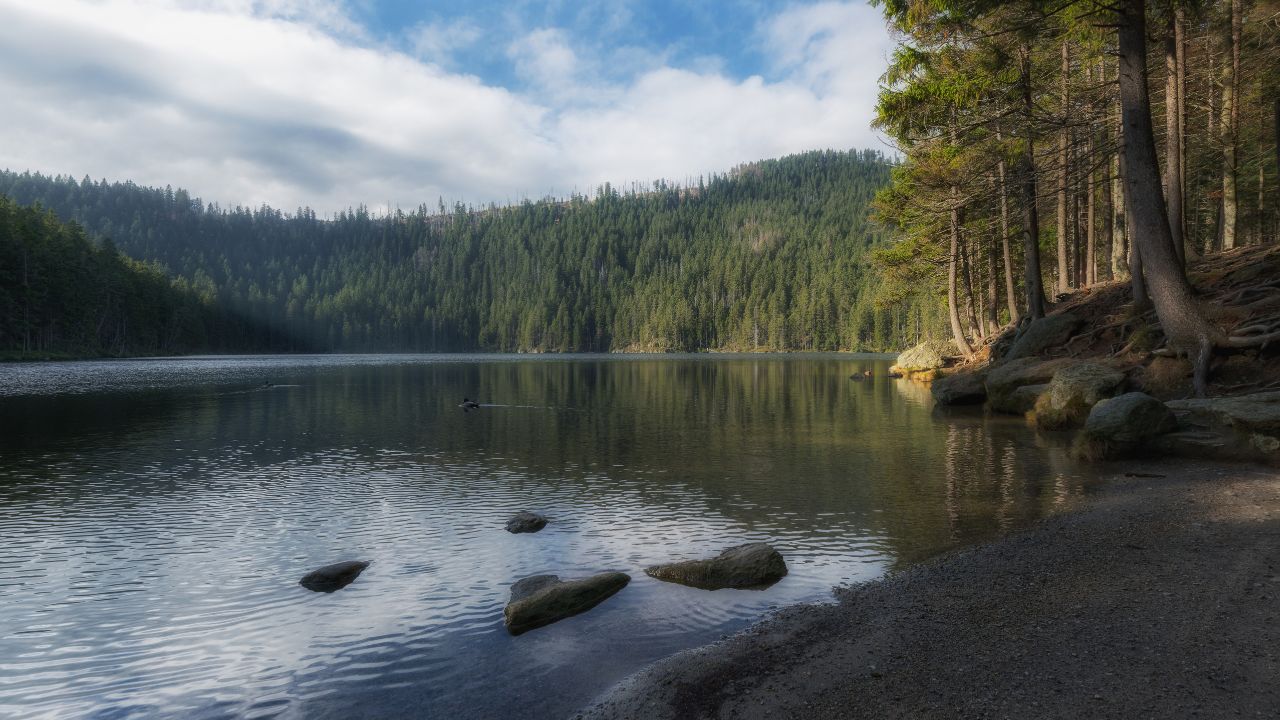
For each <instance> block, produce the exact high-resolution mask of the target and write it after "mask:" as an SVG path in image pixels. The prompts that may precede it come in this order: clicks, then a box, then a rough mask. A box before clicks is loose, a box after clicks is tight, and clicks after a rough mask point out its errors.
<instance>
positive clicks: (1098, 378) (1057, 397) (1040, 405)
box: [1035, 363, 1124, 430]
mask: <svg viewBox="0 0 1280 720" xmlns="http://www.w3.org/2000/svg"><path fill="white" fill-rule="evenodd" d="M1123 385H1124V373H1122V372H1120V371H1119V370H1116V369H1114V368H1109V367H1107V366H1106V365H1098V364H1097V363H1080V364H1078V365H1071V366H1068V367H1064V368H1062V369H1061V370H1059V371H1058V372H1056V373H1054V375H1053V379H1052V380H1050V381H1049V388H1048V390H1047V391H1046V392H1044V393H1043V394H1041V395H1040V397H1039V398H1038V399H1037V401H1036V404H1035V418H1036V424H1037V425H1038V426H1040V427H1042V428H1045V429H1047V430H1054V429H1059V428H1065V427H1070V426H1073V425H1074V426H1077V427H1078V426H1079V424H1080V423H1081V422H1082V421H1083V420H1084V419H1085V418H1086V417H1087V416H1088V414H1089V410H1090V408H1092V407H1093V406H1094V405H1096V404H1097V403H1098V401H1099V400H1102V399H1104V398H1109V397H1113V396H1115V395H1116V393H1117V392H1119V391H1120V388H1121V386H1123Z"/></svg>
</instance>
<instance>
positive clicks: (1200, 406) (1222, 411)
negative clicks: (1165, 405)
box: [1169, 390, 1280, 464]
mask: <svg viewBox="0 0 1280 720" xmlns="http://www.w3.org/2000/svg"><path fill="white" fill-rule="evenodd" d="M1169 408H1170V409H1172V410H1174V411H1176V412H1177V413H1178V414H1179V415H1180V416H1184V417H1185V418H1186V419H1187V420H1188V421H1190V422H1191V423H1194V424H1196V425H1200V426H1202V427H1206V428H1208V429H1209V430H1211V431H1213V432H1216V433H1217V434H1219V435H1221V436H1222V437H1224V438H1226V439H1227V441H1228V449H1227V451H1225V452H1224V453H1223V454H1222V456H1223V457H1232V458H1235V459H1247V460H1257V461H1260V462H1266V463H1272V464H1277V463H1280V391H1275V390H1273V391H1270V392H1260V393H1254V394H1252V395H1237V396H1235V397H1218V398H1196V399H1193V400H1173V401H1170V402H1169Z"/></svg>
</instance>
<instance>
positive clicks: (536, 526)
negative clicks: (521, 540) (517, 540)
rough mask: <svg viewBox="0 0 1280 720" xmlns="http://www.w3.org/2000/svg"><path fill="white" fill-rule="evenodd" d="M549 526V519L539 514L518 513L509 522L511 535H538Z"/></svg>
mask: <svg viewBox="0 0 1280 720" xmlns="http://www.w3.org/2000/svg"><path fill="white" fill-rule="evenodd" d="M546 526H547V519H546V518H545V517H543V516H541V515H538V514H537V513H531V512H518V513H516V514H515V515H514V516H513V517H512V518H511V519H510V520H508V521H507V532H509V533H536V532H538V531H539V530H541V529H542V528H544V527H546Z"/></svg>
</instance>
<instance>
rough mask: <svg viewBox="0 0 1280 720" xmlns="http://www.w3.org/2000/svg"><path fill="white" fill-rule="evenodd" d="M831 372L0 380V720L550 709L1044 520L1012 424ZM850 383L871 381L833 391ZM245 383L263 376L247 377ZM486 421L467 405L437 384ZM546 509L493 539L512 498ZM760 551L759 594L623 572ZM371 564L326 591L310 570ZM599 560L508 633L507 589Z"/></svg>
mask: <svg viewBox="0 0 1280 720" xmlns="http://www.w3.org/2000/svg"><path fill="white" fill-rule="evenodd" d="M887 365H888V363H887V362H886V361H884V360H883V359H880V358H867V357H859V356H852V355H808V356H805V355H801V356H715V355H712V356H685V357H660V358H655V357H599V356H582V357H572V356H569V357H565V356H558V357H532V358H530V357H514V356H323V357H267V358H184V359H172V360H141V361H119V362H85V363H47V364H23V365H0V588H3V590H2V591H3V606H2V607H3V610H2V614H0V716H4V717H49V718H55V717H56V718H66V717H93V718H123V717H184V718H205V717H235V718H240V717H291V718H303V717H305V718H325V717H331V718H362V717H370V718H392V717H432V718H470V717H475V718H490V717H495V718H496V717H506V716H511V715H514V714H517V713H516V709H517V708H519V713H518V714H519V715H520V716H521V717H525V718H540V717H563V716H565V715H567V714H570V713H571V712H572V711H573V710H575V709H576V708H578V707H580V706H582V705H583V704H584V703H587V702H589V701H590V700H591V699H592V698H594V697H595V696H596V695H598V694H599V693H600V692H602V691H604V690H605V689H607V688H608V687H609V686H610V685H612V684H613V683H614V682H616V681H618V680H620V679H621V678H623V677H624V676H626V675H628V674H630V673H632V672H635V671H636V670H638V669H639V668H641V667H642V666H643V665H645V664H647V663H649V662H651V661H653V660H655V659H658V658H661V657H663V656H666V655H669V654H671V653H673V652H676V651H679V650H681V649H684V648H688V647H692V646H695V645H700V644H704V643H706V642H709V641H712V640H715V639H717V638H719V637H720V636H721V635H723V634H725V633H729V632H732V631H735V630H738V629H740V628H742V627H744V626H746V625H747V624H749V623H751V622H753V621H755V620H758V619H759V618H761V617H762V616H763V615H764V614H766V613H767V612H768V611H769V609H770V608H771V607H774V606H780V605H786V604H791V603H796V602H806V601H826V600H829V599H830V598H831V594H830V589H831V587H832V586H834V585H838V584H841V583H850V582H857V581H862V580H867V579H871V578H875V577H877V576H880V575H882V574H883V573H885V572H886V571H888V570H891V569H893V568H898V567H902V566H904V565H907V564H910V563H912V562H916V561H918V560H920V559H923V558H927V557H929V556H932V555H935V554H937V553H939V552H941V551H945V550H947V549H950V548H954V547H956V546H958V545H962V544H965V543H972V542H976V541H980V540H984V539H988V538H991V537H993V536H995V535H996V534H998V533H1000V532H1001V531H1004V530H1008V529H1011V528H1016V527H1019V526H1022V525H1024V524H1026V523H1027V522H1029V521H1031V520H1034V519H1036V518H1038V517H1041V516H1043V515H1045V514H1046V513H1049V512H1052V511H1053V510H1055V509H1056V508H1060V507H1062V506H1064V505H1066V504H1067V503H1069V502H1071V500H1072V498H1073V497H1075V496H1078V495H1079V494H1081V493H1082V492H1083V488H1084V487H1086V486H1087V484H1088V481H1089V479H1090V478H1089V476H1088V474H1087V472H1086V471H1085V470H1083V469H1080V468H1077V467H1075V466H1074V465H1073V464H1071V463H1070V462H1069V461H1068V460H1067V458H1066V453H1065V452H1064V450H1063V449H1062V448H1061V447H1057V446H1053V445H1050V446H1045V445H1044V444H1043V443H1044V442H1045V441H1043V440H1038V439H1037V438H1036V436H1035V435H1034V434H1032V433H1031V432H1029V431H1028V430H1027V429H1026V428H1025V427H1024V426H1023V424H1022V423H1021V422H1020V421H1017V420H1013V419H995V418H984V417H983V416H982V415H981V414H980V413H978V414H975V413H972V412H970V413H961V414H951V415H942V414H939V413H937V412H936V411H934V410H933V408H932V403H931V402H930V400H929V397H928V391H927V389H924V388H922V387H920V386H918V385H914V384H912V383H908V382H903V381H894V380H890V379H888V378H885V377H884V374H885V369H886V368H887ZM863 368H874V369H875V370H876V371H877V376H876V377H875V378H874V379H870V380H866V381H861V382H855V381H851V380H849V379H848V376H849V375H850V374H851V373H854V372H856V371H860V370H861V369H863ZM267 380H269V381H270V382H271V383H272V385H271V386H270V387H264V386H263V383H264V381H267ZM464 395H465V396H470V397H473V398H477V399H480V400H481V401H482V402H488V403H492V405H489V406H486V407H484V408H483V409H481V410H479V411H475V412H472V413H468V414H464V413H463V412H462V411H461V410H459V409H458V408H457V404H458V402H459V401H460V400H461V398H462V397H463V396H464ZM523 509H528V510H534V511H538V512H542V513H545V514H546V515H548V516H549V517H551V518H552V523H551V524H550V525H549V526H548V527H547V529H545V530H543V531H542V532H541V533H538V534H534V535H511V534H508V533H506V532H505V531H504V530H503V523H504V522H505V520H506V518H507V517H508V516H509V515H510V514H511V513H513V512H515V511H518V510H523ZM755 540H764V541H769V542H771V543H773V544H774V545H775V546H776V547H777V548H778V549H779V550H781V551H782V553H783V554H784V555H785V557H786V559H787V562H788V564H789V565H790V568H791V573H790V575H788V576H787V577H786V578H785V579H784V580H783V581H782V582H780V583H778V584H777V585H775V586H773V587H772V588H769V589H768V590H765V591H738V590H721V591H717V592H707V591H702V590H695V589H692V588H686V587H682V586H678V585H672V584H667V583H661V582H658V581H656V580H652V579H650V578H648V577H647V576H645V575H644V573H643V571H642V570H643V568H644V567H645V566H646V565H649V564H652V563H655V562H661V561H668V560H672V559H686V558H693V557H700V556H707V555H712V554H715V553H717V552H719V551H720V550H721V549H723V548H725V547H728V546H731V545H735V544H739V543H742V542H747V541H755ZM355 558H359V559H365V560H370V561H372V565H371V566H370V567H369V569H368V570H367V571H366V572H365V573H364V575H362V576H361V577H360V578H359V579H358V580H357V581H356V582H355V583H354V584H352V585H351V586H349V587H347V588H346V589H344V590H341V591H339V592H336V593H333V594H330V595H326V594H318V593H312V592H308V591H307V590H305V589H303V588H301V587H299V586H298V584H297V581H298V578H299V577H301V576H302V575H303V574H304V573H306V572H307V571H308V570H311V569H313V568H315V567H317V566H319V565H324V564H327V563H330V562H334V561H337V560H344V559H355ZM604 570H621V571H623V572H627V573H629V574H630V575H631V576H632V578H633V579H632V583H631V585H629V586H628V587H627V588H626V589H624V590H623V591H622V592H621V593H619V594H618V595H616V596H614V597H613V598H611V599H610V600H608V601H606V602H605V603H604V604H602V605H600V606H599V607H597V608H596V609H594V610H592V611H591V612H589V613H586V614H584V615H580V616H578V617H575V618H571V619H569V620H565V621H563V622H560V623H557V624H555V625H551V626H549V627H546V628H542V629H539V630H535V631H533V632H530V633H527V634H525V635H522V636H519V637H515V638H513V637H510V636H508V635H507V633H506V632H505V631H504V629H503V626H502V608H503V605H504V604H505V602H506V599H507V594H508V588H509V587H510V586H511V584H512V583H513V582H515V581H516V580H518V579H520V578H522V577H525V576H527V575H532V574H538V573H556V574H559V575H561V576H562V577H575V576H583V575H588V574H592V573H596V572H600V571H604Z"/></svg>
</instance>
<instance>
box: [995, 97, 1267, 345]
mask: <svg viewBox="0 0 1280 720" xmlns="http://www.w3.org/2000/svg"><path fill="white" fill-rule="evenodd" d="M1277 107H1280V105H1277ZM1003 139H1004V138H1002V137H1001V136H1000V133H999V132H997V133H996V141H997V142H1000V141H1003ZM1002 153H1003V147H1002ZM997 173H998V174H997V177H998V178H999V180H1000V249H1001V252H1002V253H1003V254H1004V296H1005V298H1004V299H1005V304H1007V305H1008V306H1009V322H1011V323H1014V324H1015V325H1016V324H1017V322H1018V320H1020V319H1021V314H1020V313H1019V312H1018V298H1017V297H1016V296H1015V288H1014V284H1013V257H1012V253H1011V252H1010V251H1009V186H1008V184H1007V183H1006V180H1005V167H1004V156H1003V154H1002V155H1001V158H1000V163H999V165H998V166H997Z"/></svg>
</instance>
